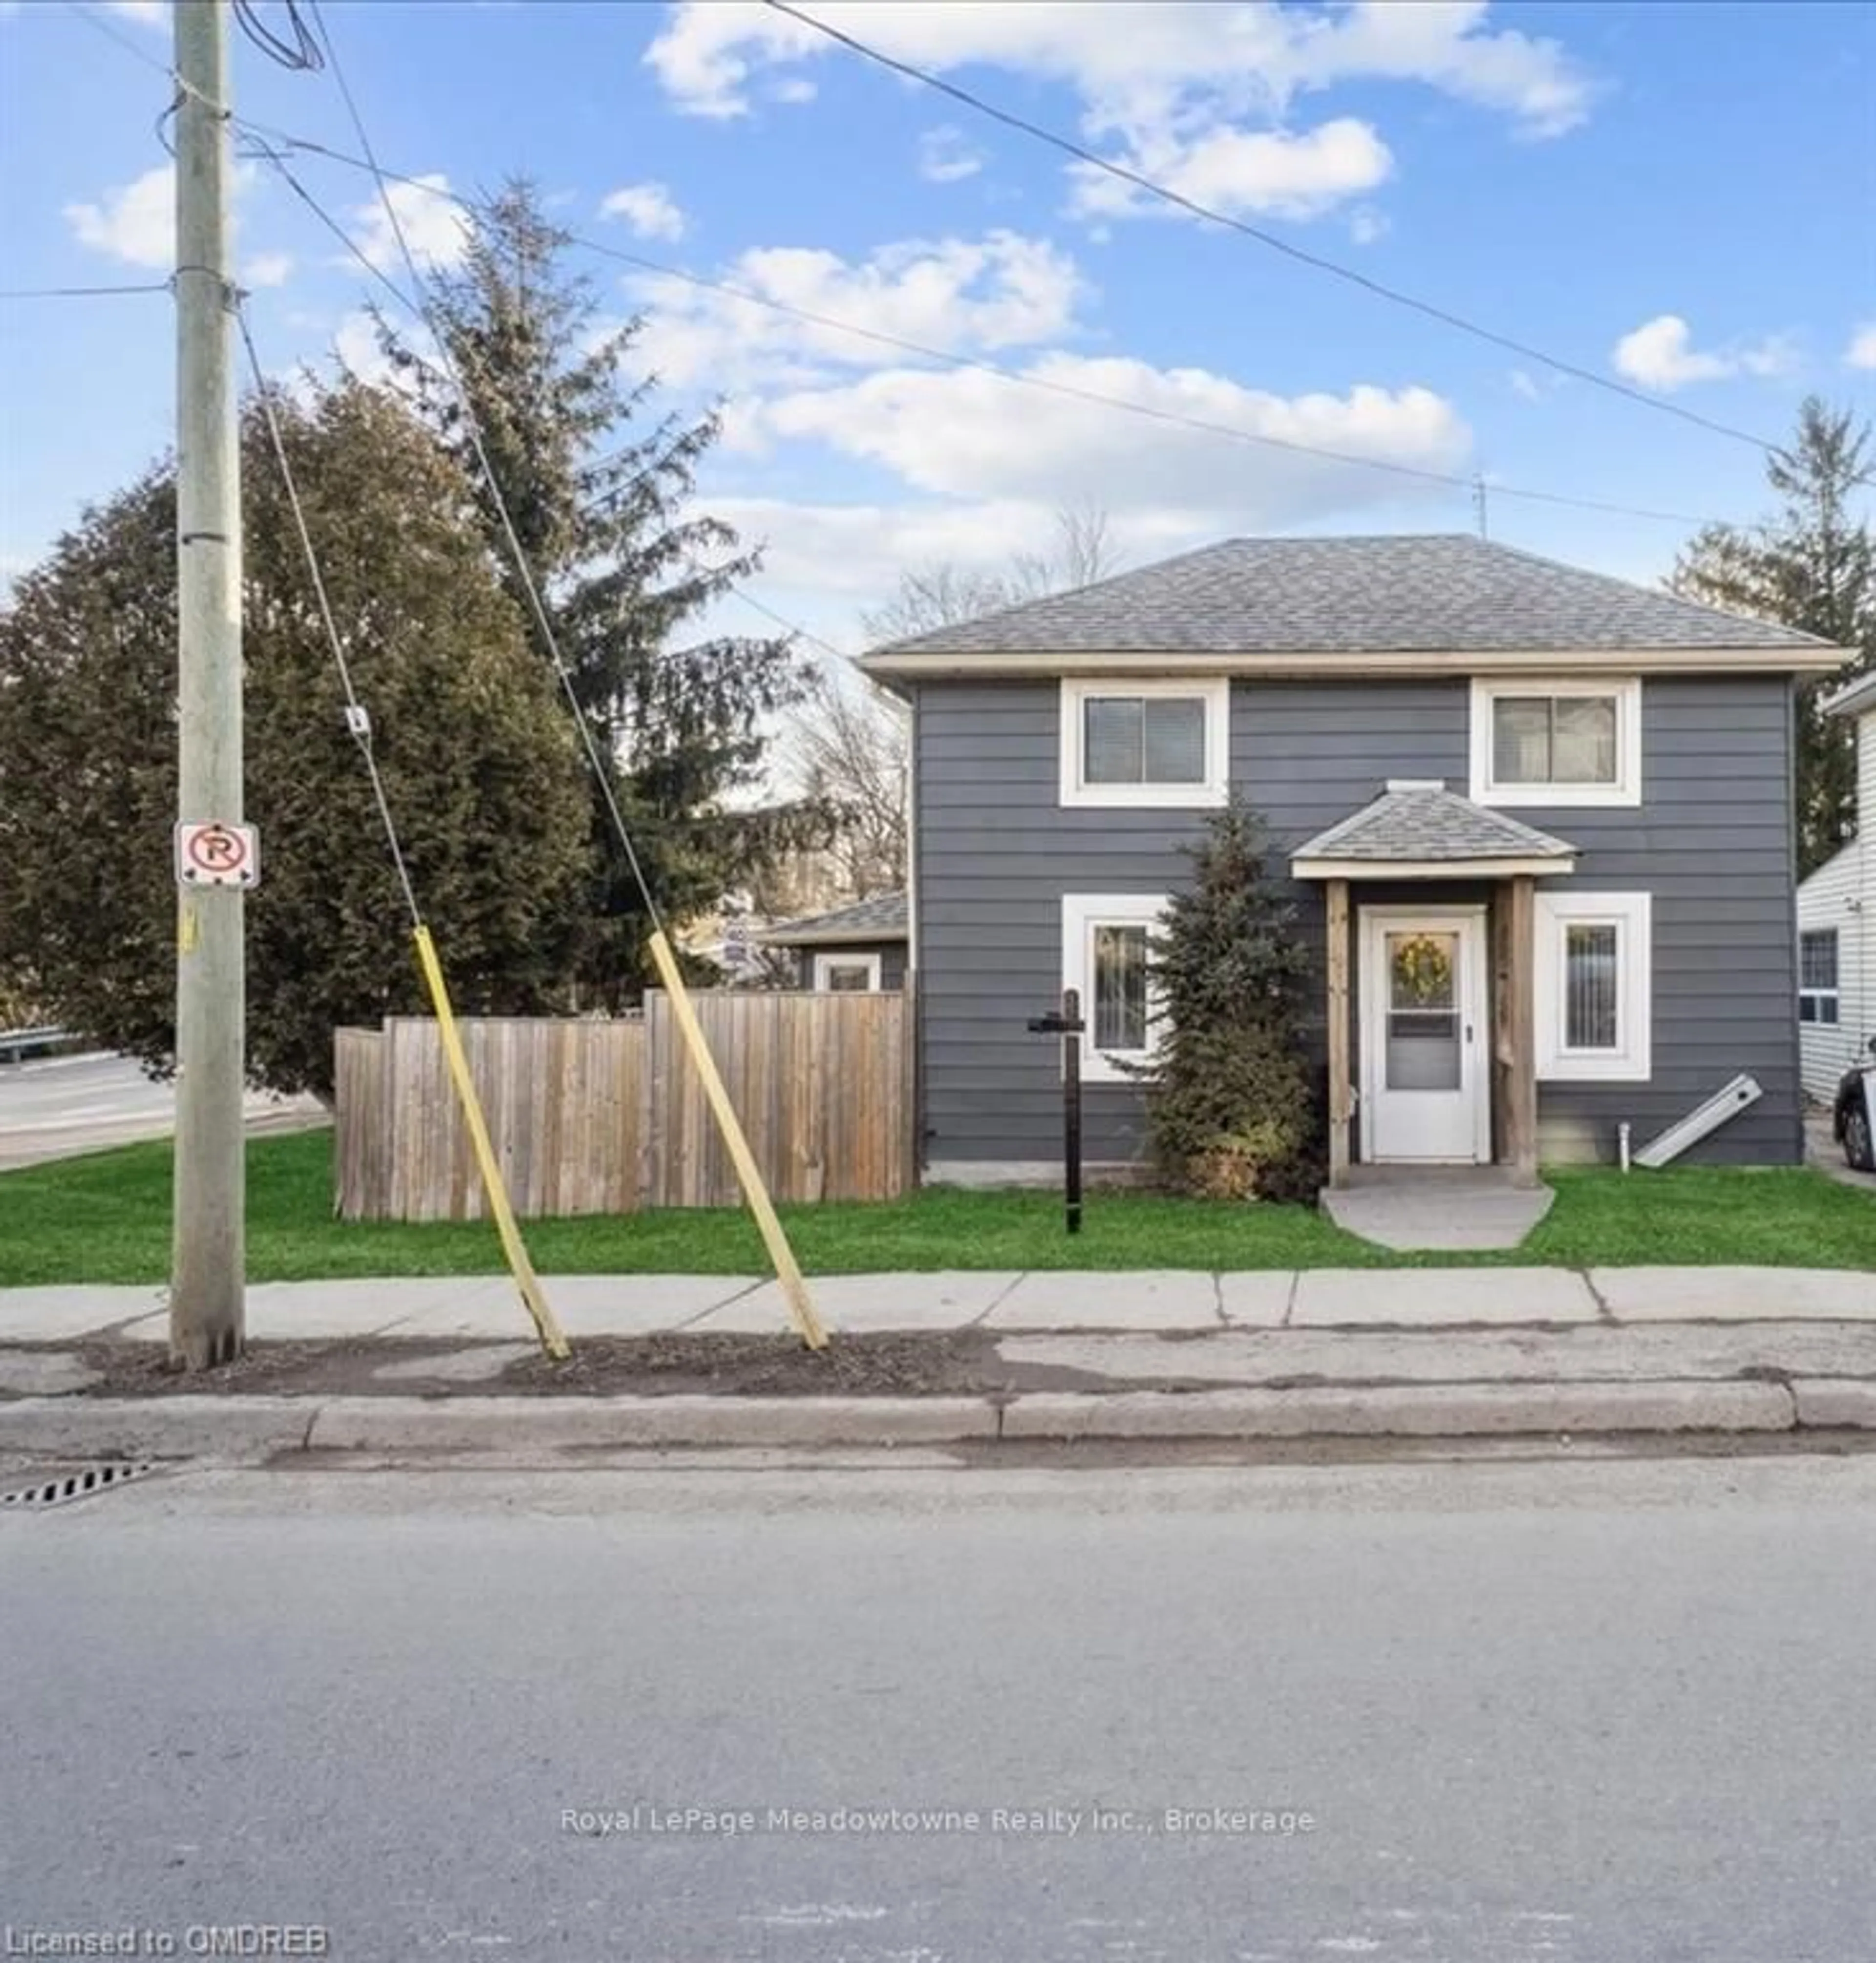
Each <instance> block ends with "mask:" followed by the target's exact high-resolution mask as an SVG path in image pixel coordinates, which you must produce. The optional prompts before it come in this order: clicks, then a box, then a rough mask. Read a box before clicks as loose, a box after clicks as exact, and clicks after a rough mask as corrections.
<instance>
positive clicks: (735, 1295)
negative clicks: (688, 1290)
mask: <svg viewBox="0 0 1876 1963" xmlns="http://www.w3.org/2000/svg"><path fill="white" fill-rule="evenodd" d="M773 1279H775V1277H774V1276H773V1275H763V1276H760V1277H758V1279H756V1280H754V1281H753V1282H745V1283H744V1284H743V1286H741V1288H739V1289H735V1290H733V1291H732V1292H731V1293H730V1294H728V1295H725V1296H724V1297H723V1298H722V1300H721V1301H719V1302H712V1303H711V1304H710V1305H709V1307H708V1308H700V1309H699V1310H698V1311H697V1312H696V1315H687V1316H686V1317H685V1318H684V1319H683V1321H681V1322H674V1323H671V1324H669V1325H668V1326H667V1327H665V1328H664V1329H663V1330H661V1331H656V1332H655V1334H661V1335H667V1336H677V1335H680V1334H682V1333H683V1331H685V1330H687V1329H688V1328H690V1326H691V1325H692V1324H693V1323H698V1322H701V1321H703V1318H705V1317H706V1315H716V1312H717V1311H718V1310H719V1308H728V1307H729V1305H730V1304H731V1303H732V1302H741V1300H742V1299H743V1298H744V1296H745V1295H754V1293H755V1292H756V1291H757V1289H764V1288H767V1286H768V1285H769V1284H770V1282H772V1281H773Z"/></svg>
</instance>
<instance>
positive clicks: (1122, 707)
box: [1061, 680, 1231, 806]
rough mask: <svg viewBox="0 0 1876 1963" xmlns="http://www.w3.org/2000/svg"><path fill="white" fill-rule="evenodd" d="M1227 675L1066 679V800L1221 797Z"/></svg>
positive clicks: (1169, 802) (1214, 800) (1178, 801)
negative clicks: (1195, 678)
mask: <svg viewBox="0 0 1876 1963" xmlns="http://www.w3.org/2000/svg"><path fill="white" fill-rule="evenodd" d="M1230 721H1231V684H1230V683H1229V682H1228V681H1225V680H1219V681H1158V680H1154V681H1135V680H1114V681H1064V682H1063V684H1062V685H1061V801H1062V802H1063V803H1064V805H1161V806H1173V805H1218V804H1223V803H1224V802H1225V798H1226V796H1227V787H1228V778H1229V765H1228V754H1229V741H1228V739H1229V725H1230Z"/></svg>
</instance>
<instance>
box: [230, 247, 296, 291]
mask: <svg viewBox="0 0 1876 1963" xmlns="http://www.w3.org/2000/svg"><path fill="white" fill-rule="evenodd" d="M291 277H293V255H292V253H290V252H257V253H256V254H255V255H254V257H253V258H251V259H250V260H249V261H248V263H247V264H245V266H243V267H242V269H241V283H242V285H243V286H244V287H283V286H285V285H286V283H287V281H288V280H290V278H291Z"/></svg>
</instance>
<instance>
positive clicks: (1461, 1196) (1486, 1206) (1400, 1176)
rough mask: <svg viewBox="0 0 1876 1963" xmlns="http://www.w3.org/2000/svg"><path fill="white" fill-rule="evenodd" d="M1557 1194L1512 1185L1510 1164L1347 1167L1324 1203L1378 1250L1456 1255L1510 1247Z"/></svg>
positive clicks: (1544, 1188)
mask: <svg viewBox="0 0 1876 1963" xmlns="http://www.w3.org/2000/svg"><path fill="white" fill-rule="evenodd" d="M1556 1197H1557V1196H1556V1194H1555V1193H1553V1192H1552V1191H1551V1189H1550V1188H1549V1187H1548V1186H1519V1185H1517V1184H1516V1183H1513V1174H1512V1170H1511V1168H1510V1167H1509V1166H1353V1167H1350V1168H1349V1183H1348V1184H1347V1185H1346V1186H1331V1187H1329V1188H1327V1189H1326V1190H1324V1193H1323V1195H1322V1206H1323V1211H1324V1212H1325V1213H1327V1215H1328V1216H1329V1218H1330V1219H1331V1220H1333V1222H1335V1224H1336V1225H1337V1226H1338V1227H1342V1228H1346V1229H1347V1231H1349V1233H1351V1234H1359V1235H1360V1236H1361V1237H1362V1239H1363V1240H1364V1241H1373V1242H1374V1243H1375V1245H1376V1246H1377V1247H1391V1248H1394V1249H1396V1250H1398V1251H1400V1252H1401V1253H1407V1252H1410V1251H1412V1252H1424V1251H1433V1252H1439V1253H1451V1254H1458V1253H1461V1252H1468V1251H1471V1250H1478V1249H1483V1248H1491V1247H1516V1246H1517V1245H1518V1244H1519V1242H1520V1241H1522V1240H1523V1238H1524V1237H1525V1234H1528V1233H1529V1232H1530V1231H1531V1230H1532V1228H1533V1227H1535V1225H1537V1224H1538V1222H1539V1221H1540V1220H1541V1219H1542V1218H1544V1216H1545V1214H1547V1213H1548V1212H1549V1211H1550V1210H1551V1202H1552V1201H1553V1200H1554V1199H1555V1198H1556Z"/></svg>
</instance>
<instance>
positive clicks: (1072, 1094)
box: [1029, 988, 1086, 1234]
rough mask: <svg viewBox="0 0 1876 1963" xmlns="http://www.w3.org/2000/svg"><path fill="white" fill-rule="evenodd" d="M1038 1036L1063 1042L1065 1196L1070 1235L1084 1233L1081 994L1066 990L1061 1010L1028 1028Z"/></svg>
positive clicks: (1062, 1108)
mask: <svg viewBox="0 0 1876 1963" xmlns="http://www.w3.org/2000/svg"><path fill="white" fill-rule="evenodd" d="M1029 1027H1030V1029H1031V1030H1032V1031H1033V1032H1034V1033H1036V1035H1038V1036H1060V1037H1061V1161H1062V1168H1061V1169H1062V1193H1063V1199H1064V1214H1065V1218H1066V1223H1067V1226H1068V1231H1069V1232H1070V1233H1071V1234H1079V1233H1080V1231H1081V1032H1082V1030H1083V1029H1084V1027H1086V1025H1085V1024H1084V1023H1083V1021H1082V1020H1081V991H1080V989H1078V988H1064V990H1063V991H1061V1008H1060V1009H1052V1010H1050V1011H1049V1013H1048V1014H1047V1015H1045V1016H1038V1017H1035V1018H1034V1020H1032V1022H1031V1023H1030V1024H1029Z"/></svg>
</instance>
